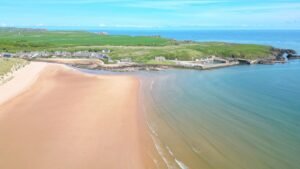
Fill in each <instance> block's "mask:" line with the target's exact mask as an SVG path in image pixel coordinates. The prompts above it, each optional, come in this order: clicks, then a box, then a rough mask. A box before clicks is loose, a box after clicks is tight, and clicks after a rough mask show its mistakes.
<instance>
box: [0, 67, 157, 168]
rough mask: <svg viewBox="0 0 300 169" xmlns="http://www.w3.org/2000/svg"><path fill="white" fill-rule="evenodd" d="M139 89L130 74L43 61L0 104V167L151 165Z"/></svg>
mask: <svg viewBox="0 0 300 169" xmlns="http://www.w3.org/2000/svg"><path fill="white" fill-rule="evenodd" d="M138 89H139V82H138V80H137V79H135V78H133V77H126V76H93V75H85V74H83V73H80V72H78V71H75V70H72V69H67V68H65V67H63V66H58V65H48V66H47V67H46V68H44V70H43V71H42V72H41V73H40V75H39V77H38V79H37V80H36V82H35V83H34V84H33V85H31V87H30V89H29V90H26V91H25V92H23V93H22V94H20V95H18V96H17V97H14V98H13V99H12V100H10V101H8V102H6V103H4V104H2V105H0V168H3V169H4V168H5V169H21V168H22V169H99V168H104V169H127V168H128V169H143V168H155V166H154V163H153V162H152V158H154V156H155V155H154V154H152V152H153V144H152V143H151V141H150V140H151V139H149V138H148V136H147V132H148V131H147V130H146V127H145V123H144V119H143V116H142V115H141V113H140V112H139V106H138V102H139V101H138V91H139V90H138ZM1 97H2V96H1Z"/></svg>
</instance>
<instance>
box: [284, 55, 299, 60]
mask: <svg viewBox="0 0 300 169" xmlns="http://www.w3.org/2000/svg"><path fill="white" fill-rule="evenodd" d="M286 57H287V58H288V59H300V55H296V54H288V55H287V56H286Z"/></svg>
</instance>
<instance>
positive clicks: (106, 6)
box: [0, 0, 300, 29]
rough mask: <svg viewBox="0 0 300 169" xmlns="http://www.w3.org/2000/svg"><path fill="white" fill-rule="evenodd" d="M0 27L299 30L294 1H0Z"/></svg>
mask: <svg viewBox="0 0 300 169" xmlns="http://www.w3.org/2000/svg"><path fill="white" fill-rule="evenodd" d="M0 26H19V27H33V26H44V27H48V26H56V27H65V26H68V27H95V28H99V27H100V28H141V29H142V28H143V29H144V28H145V29H147V28H149V29H153V28H157V29H160V28H178V29H180V28H182V29H183V28H192V29H205V28H210V29H211V28H215V29H224V28H225V29H300V0H251V1H250V0H0Z"/></svg>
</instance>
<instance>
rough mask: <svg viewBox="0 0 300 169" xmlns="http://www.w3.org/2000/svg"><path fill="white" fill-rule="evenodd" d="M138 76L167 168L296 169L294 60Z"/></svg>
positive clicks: (297, 69)
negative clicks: (284, 62)
mask: <svg viewBox="0 0 300 169" xmlns="http://www.w3.org/2000/svg"><path fill="white" fill-rule="evenodd" d="M138 76H139V77H140V78H141V79H142V80H141V83H142V91H143V98H144V103H145V105H144V106H145V111H146V112H147V116H148V123H149V127H150V128H151V131H152V136H153V138H154V139H155V143H156V144H157V146H158V149H159V151H160V153H161V156H162V157H163V158H164V159H165V162H166V163H168V166H169V168H204V169H212V168H214V169H227V168H228V169H235V168H236V169H241V168H244V169H253V168H255V169H267V168H274V169H277V168H278V169H283V168H289V169H296V168H299V166H300V161H299V157H300V61H291V62H289V63H287V64H278V65H254V66H236V67H231V68H225V69H217V70H209V71H196V70H168V71H162V72H155V73H153V72H152V73H151V72H150V73H149V72H143V73H139V75H138Z"/></svg>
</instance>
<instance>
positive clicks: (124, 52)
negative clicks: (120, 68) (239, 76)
mask: <svg viewBox="0 0 300 169" xmlns="http://www.w3.org/2000/svg"><path fill="white" fill-rule="evenodd" d="M104 48H105V49H110V50H111V53H110V54H109V56H110V57H111V58H112V59H114V60H117V59H122V58H131V59H132V60H133V61H134V62H138V63H153V60H154V58H155V56H164V57H165V58H166V59H170V60H171V59H178V60H194V59H200V58H205V57H208V56H212V55H215V56H218V57H222V58H243V59H250V60H253V59H259V58H266V57H268V56H272V52H273V51H272V47H271V46H263V45H254V44H233V43H221V42H208V43H199V42H192V41H176V40H172V39H166V38H161V37H159V36H126V35H102V34H96V33H90V32H83V31H47V30H35V29H19V28H0V52H12V53H13V52H19V51H69V52H74V51H95V52H97V51H101V50H102V49H104Z"/></svg>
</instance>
